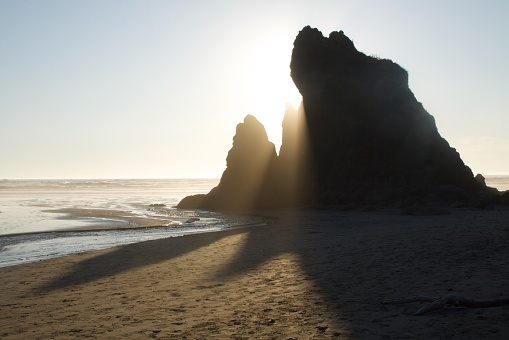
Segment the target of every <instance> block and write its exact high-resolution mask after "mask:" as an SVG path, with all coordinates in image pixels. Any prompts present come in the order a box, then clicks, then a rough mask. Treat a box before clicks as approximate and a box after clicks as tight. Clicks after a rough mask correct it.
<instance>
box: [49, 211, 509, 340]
mask: <svg viewBox="0 0 509 340" xmlns="http://www.w3.org/2000/svg"><path fill="white" fill-rule="evenodd" d="M497 214H501V216H498V215H497ZM281 215H282V216H281ZM507 217H508V212H492V218H491V219H486V218H485V217H481V216H480V215H479V214H478V213H477V214H476V213H475V212H470V213H454V214H452V215H442V216H417V217H416V216H402V215H399V214H396V213H394V212H391V211H376V212H369V213H359V212H326V211H324V212H297V213H288V214H286V215H285V214H280V220H279V221H277V222H275V223H273V224H271V225H268V226H264V227H252V228H242V229H236V230H229V231H223V232H218V233H213V234H196V235H190V236H186V238H188V239H187V240H186V241H185V242H177V240H168V239H162V240H156V241H148V242H149V245H150V247H147V243H145V244H132V245H127V246H123V247H120V248H118V249H116V250H114V251H112V252H109V253H106V254H103V255H99V256H97V257H94V258H91V259H87V260H85V261H83V262H81V263H79V264H78V265H77V266H76V267H75V268H74V269H73V271H72V272H70V273H69V274H67V275H65V276H64V277H61V278H59V279H57V280H55V281H53V282H50V283H48V284H47V285H45V286H44V287H42V288H41V289H42V291H43V292H49V291H52V290H57V289H62V288H65V287H68V286H72V285H79V284H84V283H87V282H92V281H94V280H99V279H102V278H105V277H109V276H114V275H116V274H119V273H122V272H128V271H131V270H133V269H136V268H139V267H142V266H148V265H151V264H155V263H159V262H163V261H166V260H169V259H172V258H176V257H179V256H182V255H184V254H186V253H189V252H192V251H194V250H196V249H199V248H201V247H204V246H207V245H208V244H211V243H213V242H216V241H218V240H220V239H222V238H224V237H228V236H231V235H236V234H239V233H243V234H246V242H245V243H244V244H243V246H242V248H241V249H240V251H239V252H238V253H237V255H236V256H235V257H234V258H233V259H232V260H231V262H229V263H227V264H225V265H224V266H223V267H222V268H221V270H220V271H219V272H217V274H216V277H211V278H210V279H211V280H235V278H236V277H238V276H241V275H245V274H246V273H247V272H248V271H250V270H252V269H255V268H258V267H259V266H261V265H262V264H264V263H266V262H268V261H271V260H272V259H274V258H277V257H278V256H280V255H281V254H285V253H292V254H295V255H296V256H297V257H298V259H299V261H300V269H301V270H302V271H303V272H304V273H305V275H306V276H307V277H309V278H310V279H311V280H312V282H313V285H314V286H315V287H317V291H318V292H319V294H320V295H321V296H322V299H323V304H324V306H325V307H326V308H327V310H328V311H329V312H330V313H332V314H335V315H336V316H337V318H338V320H339V319H340V318H341V319H342V323H343V324H345V322H346V323H348V324H349V325H350V329H351V332H352V334H353V336H354V337H355V338H363V337H367V336H368V335H369V334H371V335H373V334H376V335H377V336H378V337H383V336H388V337H390V336H395V335H398V336H404V335H408V336H410V335H411V336H415V337H417V338H418V337H419V336H422V337H425V336H429V334H430V333H429V332H430V330H429V327H430V325H433V327H434V329H433V331H432V334H435V335H436V336H440V337H447V336H454V335H457V334H460V333H461V332H464V333H466V334H468V332H469V330H471V329H472V327H476V326H475V324H476V322H477V323H479V322H480V321H479V318H478V316H479V314H478V312H477V311H476V310H471V309H456V310H455V311H451V310H442V311H438V312H434V313H430V315H426V316H424V317H414V316H413V315H412V313H413V312H415V310H416V309H417V308H419V307H420V305H419V304H413V305H410V306H393V305H383V304H382V303H381V302H382V301H384V300H385V299H392V298H401V297H412V296H415V295H438V296H440V295H445V294H448V293H451V292H454V293H456V294H458V295H465V296H470V297H472V298H491V297H493V296H496V294H501V293H503V291H501V289H503V287H507V286H508V285H509V276H508V275H507V274H506V271H505V270H506V267H505V266H506V265H507V262H508V261H507V259H508V250H507V247H506V245H507V244H508V243H509V233H507V228H505V227H504V226H503V223H499V224H497V223H492V224H491V225H490V226H489V227H490V228H489V229H484V230H483V229H482V228H483V227H486V226H487V225H486V223H489V221H488V220H490V221H503V220H504V218H507ZM147 249H148V251H147ZM239 268H240V269H239ZM487 277H488V278H490V280H491V281H489V280H488V281H489V282H486V278H487ZM481 282H483V283H484V285H481V284H480V283H481ZM490 282H491V283H490ZM501 287H502V288H501ZM497 292H498V293H497ZM472 295H475V296H472ZM500 308H501V309H503V311H502V313H501V312H500V310H499V311H498V314H497V311H496V309H491V310H490V311H491V312H487V313H491V314H490V315H492V317H493V323H492V325H491V326H490V327H491V328H492V329H495V330H496V331H497V332H508V331H509V327H508V326H507V322H504V321H503V320H499V321H501V322H499V323H497V315H502V316H503V315H505V316H507V311H508V307H500ZM497 309H498V308H497ZM484 315H487V314H484ZM502 316H501V317H502ZM338 324H339V321H338ZM332 326H333V325H332ZM420 331H422V332H424V333H422V334H420V333H419V332H420ZM458 332H460V333H458Z"/></svg>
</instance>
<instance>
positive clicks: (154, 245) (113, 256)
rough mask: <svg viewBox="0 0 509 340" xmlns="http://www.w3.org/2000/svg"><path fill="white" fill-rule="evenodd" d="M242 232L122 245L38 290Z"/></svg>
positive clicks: (169, 256)
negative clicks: (183, 240)
mask: <svg viewBox="0 0 509 340" xmlns="http://www.w3.org/2000/svg"><path fill="white" fill-rule="evenodd" d="M241 232H245V229H232V230H229V231H225V232H216V233H208V234H207V235H205V234H193V235H185V236H182V237H172V238H166V239H158V240H152V241H146V242H143V243H134V244H129V245H125V246H121V247H119V248H117V249H116V250H114V251H112V252H108V253H105V254H102V255H98V256H95V257H92V258H89V259H87V260H84V261H81V262H79V263H77V264H76V265H75V267H74V268H72V270H71V272H70V273H68V274H66V275H65V276H62V277H60V278H57V279H55V280H53V281H51V282H49V283H47V284H45V285H43V286H42V287H40V288H39V289H40V291H41V292H49V291H53V290H57V289H62V288H66V287H69V286H74V285H79V284H84V283H87V282H92V281H96V280H100V279H102V278H106V277H110V276H114V275H117V274H120V273H123V272H127V271H130V270H133V269H136V268H140V267H145V266H149V265H152V264H156V263H159V262H163V261H167V260H170V259H173V258H176V257H179V256H182V255H184V254H186V253H189V252H192V251H194V250H196V249H199V248H201V247H204V246H207V245H208V244H211V243H214V242H216V241H218V240H220V239H222V238H224V237H228V236H230V235H234V234H237V233H241ZM181 238H185V239H186V241H185V242H182V239H181Z"/></svg>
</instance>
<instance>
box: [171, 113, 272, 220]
mask: <svg viewBox="0 0 509 340" xmlns="http://www.w3.org/2000/svg"><path fill="white" fill-rule="evenodd" d="M276 159H277V154H276V148H275V146H274V144H273V143H271V142H270V141H269V139H268V137H267V132H266V131H265V128H264V127H263V125H262V124H261V123H260V122H259V121H258V120H257V119H256V118H255V117H253V116H251V115H248V116H246V118H245V119H244V122H243V123H240V124H238V125H237V131H236V134H235V136H234V137H233V146H232V148H231V149H230V151H229V152H228V156H227V157H226V170H225V171H224V172H223V175H222V177H221V181H220V183H219V185H218V186H217V187H215V188H214V189H212V190H211V191H210V192H209V193H208V194H206V195H193V196H188V197H186V198H184V199H183V200H182V201H181V202H180V203H179V204H178V207H181V208H201V209H208V210H223V211H224V210H227V211H243V210H253V209H267V208H270V207H274V206H276V205H277V202H278V201H279V200H278V199H276V197H275V196H274V194H273V192H272V191H274V193H275V192H279V190H273V189H274V186H275V185H276V169H277V168H276Z"/></svg>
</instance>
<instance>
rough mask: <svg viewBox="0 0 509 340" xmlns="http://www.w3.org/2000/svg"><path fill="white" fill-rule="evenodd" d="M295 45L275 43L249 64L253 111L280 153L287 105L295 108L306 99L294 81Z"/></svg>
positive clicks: (248, 94) (250, 98) (249, 84)
mask: <svg viewBox="0 0 509 340" xmlns="http://www.w3.org/2000/svg"><path fill="white" fill-rule="evenodd" d="M291 53H292V45H291V42H290V43H288V42H285V41H278V40H274V41H271V42H269V43H267V44H265V45H264V46H261V48H260V49H258V51H256V52H255V53H254V55H253V56H252V59H251V61H250V63H249V69H248V76H247V97H248V102H249V104H248V105H249V106H248V107H249V108H250V110H252V111H251V112H249V113H251V114H253V115H254V116H255V117H256V118H258V120H259V121H260V122H261V123H262V124H263V125H264V126H265V129H266V130H267V134H268V135H269V139H270V141H271V142H273V143H274V144H275V145H276V148H277V149H279V146H280V145H281V124H282V122H283V116H284V113H285V107H286V103H290V104H292V105H293V106H294V107H295V108H297V107H298V106H299V105H300V102H301V100H302V96H301V95H300V93H299V91H298V90H297V88H296V87H295V84H294V83H293V81H292V79H291V77H290V59H291Z"/></svg>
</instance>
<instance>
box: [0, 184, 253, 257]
mask: <svg viewBox="0 0 509 340" xmlns="http://www.w3.org/2000/svg"><path fill="white" fill-rule="evenodd" d="M218 182H219V180H218V179H153V180H152V179H151V180H145V179H137V180H3V181H0V267H5V266H11V265H17V264H22V263H28V262H34V261H39V260H44V259H48V258H53V257H59V256H64V255H69V254H75V253H80V252H85V251H89V250H98V249H105V248H110V247H113V246H117V245H123V244H129V243H135V242H141V241H147V240H153V239H159V238H166V237H175V236H182V235H185V234H191V233H202V232H212V231H218V230H222V229H226V228H232V227H236V226H240V225H249V224H254V223H259V220H256V219H254V218H253V217H242V216H235V217H234V216H227V215H224V214H220V213H213V212H207V211H189V210H187V211H186V210H179V209H176V208H175V205H176V204H177V203H178V202H179V201H180V200H181V199H182V198H183V197H185V196H187V195H192V194H199V193H207V192H209V191H210V189H212V188H213V187H214V186H216V185H217V184H218Z"/></svg>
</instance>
